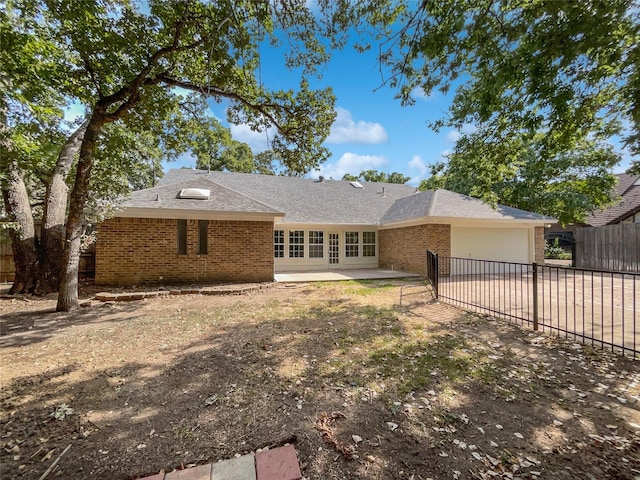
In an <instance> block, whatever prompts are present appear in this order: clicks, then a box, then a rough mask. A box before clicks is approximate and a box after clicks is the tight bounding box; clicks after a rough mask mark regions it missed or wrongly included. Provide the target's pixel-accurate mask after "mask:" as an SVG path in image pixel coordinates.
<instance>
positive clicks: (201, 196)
mask: <svg viewBox="0 0 640 480" xmlns="http://www.w3.org/2000/svg"><path fill="white" fill-rule="evenodd" d="M210 196H211V190H208V189H206V188H183V189H182V190H180V193H179V194H178V198H188V199H192V200H209V197H210Z"/></svg>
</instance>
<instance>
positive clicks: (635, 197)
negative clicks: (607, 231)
mask: <svg viewBox="0 0 640 480" xmlns="http://www.w3.org/2000/svg"><path fill="white" fill-rule="evenodd" d="M617 177H618V184H617V185H616V192H615V193H616V195H617V196H619V197H620V201H619V202H618V203H616V204H615V205H613V206H612V207H609V208H606V209H604V210H598V211H597V212H594V213H592V214H591V215H590V216H589V217H587V220H586V223H587V224H588V225H591V226H593V227H601V226H603V225H612V224H614V223H618V222H621V221H622V220H624V219H625V218H627V217H629V216H631V215H633V214H634V213H637V212H640V175H627V174H626V173H620V174H618V175H617Z"/></svg>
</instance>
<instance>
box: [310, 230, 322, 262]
mask: <svg viewBox="0 0 640 480" xmlns="http://www.w3.org/2000/svg"><path fill="white" fill-rule="evenodd" d="M323 256H324V232H322V231H313V230H312V231H310V232H309V258H322V257H323Z"/></svg>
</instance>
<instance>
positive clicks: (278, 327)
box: [0, 280, 640, 480]
mask: <svg viewBox="0 0 640 480" xmlns="http://www.w3.org/2000/svg"><path fill="white" fill-rule="evenodd" d="M401 285H403V282H402V281H399V280H398V281H361V282H342V283H323V284H305V285H296V286H287V285H282V284H279V285H277V286H274V287H272V288H269V289H266V290H262V291H259V292H256V293H251V294H247V295H242V296H226V297H213V296H202V295H183V296H172V297H166V298H155V299H147V300H141V301H135V302H120V303H101V302H97V301H95V300H91V297H92V292H91V291H88V290H87V291H85V292H84V298H85V300H84V301H83V307H82V308H81V309H80V310H79V311H78V312H75V313H71V314H63V313H55V312H53V310H54V306H55V301H54V299H53V298H43V299H35V298H28V299H22V298H18V299H6V298H5V299H2V300H0V310H1V312H2V319H1V322H0V346H1V351H0V362H1V365H2V367H1V368H2V369H1V372H2V375H1V380H0V386H1V388H2V391H1V395H0V400H1V402H2V409H1V412H0V424H1V426H2V430H1V432H0V436H1V442H2V450H1V451H0V452H1V453H0V476H1V477H2V478H7V479H9V478H11V479H22V478H24V479H38V478H40V477H41V475H43V473H44V472H45V471H46V470H47V469H48V468H49V467H50V466H51V465H52V464H53V463H54V462H55V461H56V460H57V461H58V463H57V465H56V467H55V468H53V469H52V470H51V471H50V473H49V474H48V476H47V478H49V479H51V478H64V479H72V478H100V479H133V478H138V477H142V476H145V475H151V474H154V473H157V472H159V471H160V470H165V471H172V470H174V469H181V468H185V467H187V466H190V465H197V464H202V463H209V462H215V461H217V460H219V459H225V458H230V457H233V456H234V455H236V454H243V453H247V452H251V451H255V450H256V449H258V448H264V447H275V446H279V445H282V444H284V443H286V442H289V443H294V444H295V447H296V450H297V452H298V456H299V460H300V464H301V468H302V472H303V474H304V476H305V478H307V479H309V480H312V479H313V480H315V479H317V480H326V479H360V478H361V479H413V480H426V479H429V478H431V479H434V480H435V479H470V478H478V479H492V478H523V479H537V478H539V479H547V478H553V479H556V478H559V479H564V478H566V479H637V478H638V477H639V476H640V402H639V397H640V363H639V362H638V361H635V362H634V361H632V360H629V359H627V358H623V357H620V356H617V355H614V354H611V353H608V352H602V351H598V350H592V349H591V348H589V347H582V346H580V345H577V344H573V343H566V342H562V341H560V340H556V339H551V338H549V337H546V336H542V335H540V334H539V333H534V332H531V331H527V330H524V329H521V328H519V327H517V326H512V325H510V324H508V323H506V322H503V321H497V320H494V319H489V318H485V317H478V316H473V315H470V314H465V313H463V312H461V311H459V310H456V309H455V308H453V307H450V306H447V305H445V304H441V303H435V302H433V301H431V297H430V296H429V295H428V294H427V293H426V290H424V289H413V290H412V291H411V293H412V294H410V295H409V296H406V297H405V298H404V299H403V308H400V307H399V305H398V301H399V290H400V286H401ZM68 446H70V447H69V448H68V449H67V447H68ZM65 449H66V453H64V455H62V457H60V455H61V454H62V453H63V452H64V451H65Z"/></svg>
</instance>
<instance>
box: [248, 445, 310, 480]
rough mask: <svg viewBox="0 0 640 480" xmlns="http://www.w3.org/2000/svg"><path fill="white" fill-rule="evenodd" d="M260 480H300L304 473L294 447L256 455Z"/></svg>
mask: <svg viewBox="0 0 640 480" xmlns="http://www.w3.org/2000/svg"><path fill="white" fill-rule="evenodd" d="M256 474H257V477H258V480H300V479H301V478H302V473H301V472H300V466H299V465H298V457H297V456H296V450H295V448H294V447H293V445H286V446H284V447H280V448H276V449H274V450H267V451H265V452H260V453H256Z"/></svg>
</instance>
